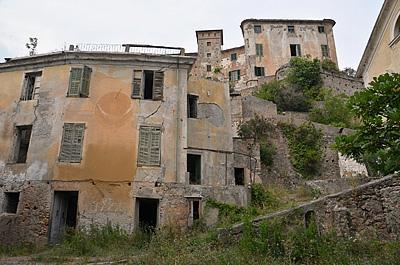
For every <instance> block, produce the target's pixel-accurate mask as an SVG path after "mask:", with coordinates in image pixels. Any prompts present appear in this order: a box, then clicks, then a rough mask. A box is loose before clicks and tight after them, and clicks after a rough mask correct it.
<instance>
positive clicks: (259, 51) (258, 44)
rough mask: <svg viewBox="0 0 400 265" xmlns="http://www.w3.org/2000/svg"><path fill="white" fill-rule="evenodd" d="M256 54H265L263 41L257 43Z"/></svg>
mask: <svg viewBox="0 0 400 265" xmlns="http://www.w3.org/2000/svg"><path fill="white" fill-rule="evenodd" d="M256 56H260V57H263V56H264V51H263V45H262V43H256Z"/></svg>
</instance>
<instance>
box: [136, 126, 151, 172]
mask: <svg viewBox="0 0 400 265" xmlns="http://www.w3.org/2000/svg"><path fill="white" fill-rule="evenodd" d="M150 135H151V131H150V127H140V130H139V152H138V164H139V165H147V164H148V163H149V151H150V150H149V149H150V148H149V146H150Z"/></svg>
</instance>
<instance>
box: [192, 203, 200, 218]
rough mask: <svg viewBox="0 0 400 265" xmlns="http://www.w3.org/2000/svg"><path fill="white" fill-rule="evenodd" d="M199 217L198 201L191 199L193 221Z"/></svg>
mask: <svg viewBox="0 0 400 265" xmlns="http://www.w3.org/2000/svg"><path fill="white" fill-rule="evenodd" d="M199 219H200V202H199V201H193V221H196V220H199Z"/></svg>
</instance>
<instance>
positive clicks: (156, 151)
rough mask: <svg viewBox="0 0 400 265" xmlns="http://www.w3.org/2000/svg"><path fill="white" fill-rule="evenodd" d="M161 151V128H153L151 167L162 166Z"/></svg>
mask: <svg viewBox="0 0 400 265" xmlns="http://www.w3.org/2000/svg"><path fill="white" fill-rule="evenodd" d="M160 151H161V128H152V130H151V143H150V161H149V165H151V166H159V165H160V153H161V152H160Z"/></svg>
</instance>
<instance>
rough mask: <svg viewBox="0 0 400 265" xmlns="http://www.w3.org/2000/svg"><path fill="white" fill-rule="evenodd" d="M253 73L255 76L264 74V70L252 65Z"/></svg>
mask: <svg viewBox="0 0 400 265" xmlns="http://www.w3.org/2000/svg"><path fill="white" fill-rule="evenodd" d="M254 74H255V75H256V76H265V71H264V67H257V66H255V67H254Z"/></svg>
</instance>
